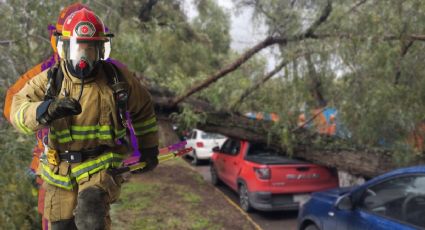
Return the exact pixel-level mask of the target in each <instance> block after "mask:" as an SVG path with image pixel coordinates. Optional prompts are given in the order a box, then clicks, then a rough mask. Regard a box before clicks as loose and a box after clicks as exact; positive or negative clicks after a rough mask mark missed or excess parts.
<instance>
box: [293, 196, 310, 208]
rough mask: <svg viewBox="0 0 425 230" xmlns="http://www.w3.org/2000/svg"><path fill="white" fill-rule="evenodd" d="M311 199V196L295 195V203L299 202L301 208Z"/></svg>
mask: <svg viewBox="0 0 425 230" xmlns="http://www.w3.org/2000/svg"><path fill="white" fill-rule="evenodd" d="M308 199H310V194H308V193H303V194H295V195H294V202H298V203H299V204H300V207H301V206H302V205H303V204H305V202H307V201H308Z"/></svg>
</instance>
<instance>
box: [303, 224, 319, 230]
mask: <svg viewBox="0 0 425 230" xmlns="http://www.w3.org/2000/svg"><path fill="white" fill-rule="evenodd" d="M304 230H319V228H318V227H317V226H316V225H314V224H310V225H309V226H307V227H306V228H304Z"/></svg>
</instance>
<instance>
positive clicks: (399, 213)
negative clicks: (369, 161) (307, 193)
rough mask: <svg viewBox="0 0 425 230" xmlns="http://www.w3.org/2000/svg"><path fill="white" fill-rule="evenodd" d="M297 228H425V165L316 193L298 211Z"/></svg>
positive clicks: (312, 229) (375, 229)
mask: <svg viewBox="0 0 425 230" xmlns="http://www.w3.org/2000/svg"><path fill="white" fill-rule="evenodd" d="M298 229H300V230H317V229H341V230H346V229H374V230H381V229H382V230H384V229H385V230H390V229H397V230H408V229H425V166H417V167H410V168H404V169H399V170H395V171H392V172H389V173H387V174H384V175H382V176H379V177H377V178H375V179H372V180H370V181H368V182H366V183H364V184H362V185H360V186H355V187H349V188H338V189H333V190H329V191H324V192H318V193H314V194H313V195H312V197H311V199H310V200H309V201H308V202H307V203H305V204H304V206H303V207H302V208H301V210H300V212H299V217H298Z"/></svg>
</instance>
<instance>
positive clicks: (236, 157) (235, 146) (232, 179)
mask: <svg viewBox="0 0 425 230" xmlns="http://www.w3.org/2000/svg"><path fill="white" fill-rule="evenodd" d="M240 152H241V141H239V140H233V141H232V144H231V146H230V151H229V153H228V154H226V163H225V164H226V166H225V167H226V170H227V176H228V178H227V179H228V181H229V185H230V187H232V188H233V189H235V190H237V179H238V175H239V171H240V169H241V165H240V164H241V159H240Z"/></svg>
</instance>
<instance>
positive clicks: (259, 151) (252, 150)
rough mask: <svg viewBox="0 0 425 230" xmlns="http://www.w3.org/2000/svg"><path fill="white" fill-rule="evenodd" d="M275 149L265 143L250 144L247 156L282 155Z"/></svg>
mask: <svg viewBox="0 0 425 230" xmlns="http://www.w3.org/2000/svg"><path fill="white" fill-rule="evenodd" d="M282 155H283V154H281V153H279V152H278V151H277V150H275V149H272V148H271V147H270V146H267V145H265V144H258V143H253V144H250V146H249V150H248V153H247V156H282Z"/></svg>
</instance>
